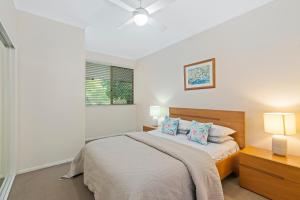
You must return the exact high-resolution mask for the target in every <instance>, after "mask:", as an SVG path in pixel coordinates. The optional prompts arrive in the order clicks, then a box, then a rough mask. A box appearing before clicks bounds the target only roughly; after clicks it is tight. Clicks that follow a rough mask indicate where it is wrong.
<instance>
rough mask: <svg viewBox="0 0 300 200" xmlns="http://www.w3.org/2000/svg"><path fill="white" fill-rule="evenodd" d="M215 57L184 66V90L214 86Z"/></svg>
mask: <svg viewBox="0 0 300 200" xmlns="http://www.w3.org/2000/svg"><path fill="white" fill-rule="evenodd" d="M215 78H216V61H215V58H212V59H209V60H204V61H200V62H196V63H192V64H189V65H185V66H184V90H198V89H207V88H215V87H216V79H215Z"/></svg>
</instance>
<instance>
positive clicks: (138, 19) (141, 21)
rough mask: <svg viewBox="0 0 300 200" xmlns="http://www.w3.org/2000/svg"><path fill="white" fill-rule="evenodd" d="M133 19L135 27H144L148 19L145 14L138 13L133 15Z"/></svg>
mask: <svg viewBox="0 0 300 200" xmlns="http://www.w3.org/2000/svg"><path fill="white" fill-rule="evenodd" d="M133 19H134V23H135V24H136V25H138V26H144V25H145V24H147V22H148V19H149V17H148V15H146V14H143V13H138V14H136V15H134V17H133Z"/></svg>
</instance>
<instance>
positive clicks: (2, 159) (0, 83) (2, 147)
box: [0, 41, 7, 186]
mask: <svg viewBox="0 0 300 200" xmlns="http://www.w3.org/2000/svg"><path fill="white" fill-rule="evenodd" d="M5 54H6V48H5V47H4V45H3V43H2V42H1V41H0V186H1V185H2V183H3V181H4V179H5V176H6V163H7V162H6V161H7V158H6V157H7V156H6V144H5V135H4V105H3V104H4V65H5V63H6V55H5Z"/></svg>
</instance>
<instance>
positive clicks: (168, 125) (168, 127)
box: [161, 116, 179, 135]
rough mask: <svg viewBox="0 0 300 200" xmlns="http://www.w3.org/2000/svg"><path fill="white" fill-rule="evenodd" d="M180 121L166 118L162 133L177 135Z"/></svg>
mask: <svg viewBox="0 0 300 200" xmlns="http://www.w3.org/2000/svg"><path fill="white" fill-rule="evenodd" d="M178 124H179V120H178V119H171V118H169V117H167V116H166V117H165V119H164V121H162V124H161V132H162V133H167V134H169V135H176V133H177V129H178Z"/></svg>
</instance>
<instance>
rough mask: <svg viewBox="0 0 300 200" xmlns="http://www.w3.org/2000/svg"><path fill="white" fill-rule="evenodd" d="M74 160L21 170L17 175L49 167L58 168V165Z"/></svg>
mask: <svg viewBox="0 0 300 200" xmlns="http://www.w3.org/2000/svg"><path fill="white" fill-rule="evenodd" d="M72 160H73V158H69V159H66V160H60V161H56V162H51V163H48V164H45V165H40V166H35V167H30V168H27V169H20V170H18V173H17V174H24V173H28V172H32V171H36V170H40V169H44V168H48V167H53V166H56V165H61V164H65V163H68V162H71V161H72Z"/></svg>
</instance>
